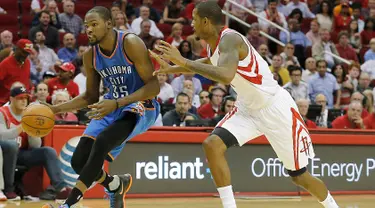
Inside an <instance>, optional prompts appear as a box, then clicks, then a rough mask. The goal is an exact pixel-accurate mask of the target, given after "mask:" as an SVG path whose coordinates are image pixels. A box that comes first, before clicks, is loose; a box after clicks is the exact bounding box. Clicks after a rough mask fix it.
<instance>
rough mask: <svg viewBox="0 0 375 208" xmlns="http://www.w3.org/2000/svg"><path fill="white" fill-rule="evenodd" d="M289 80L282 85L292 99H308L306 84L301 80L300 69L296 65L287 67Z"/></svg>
mask: <svg viewBox="0 0 375 208" xmlns="http://www.w3.org/2000/svg"><path fill="white" fill-rule="evenodd" d="M288 71H289V75H290V78H291V81H290V82H288V83H286V85H284V89H286V90H287V91H288V92H289V93H290V95H291V96H292V98H293V99H294V100H300V99H306V100H309V88H308V84H307V83H305V82H302V81H301V76H302V69H301V67H298V66H289V67H288Z"/></svg>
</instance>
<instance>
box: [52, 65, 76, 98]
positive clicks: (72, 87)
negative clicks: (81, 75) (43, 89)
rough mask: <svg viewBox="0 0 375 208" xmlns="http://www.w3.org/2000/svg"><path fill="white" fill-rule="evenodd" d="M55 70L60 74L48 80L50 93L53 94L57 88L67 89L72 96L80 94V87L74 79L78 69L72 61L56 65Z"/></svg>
mask: <svg viewBox="0 0 375 208" xmlns="http://www.w3.org/2000/svg"><path fill="white" fill-rule="evenodd" d="M55 70H56V72H57V74H58V76H57V77H55V78H52V79H51V80H49V81H48V83H47V85H48V90H49V94H50V95H53V93H54V91H55V90H59V89H61V90H67V91H68V92H69V95H70V96H71V97H73V98H74V97H76V96H78V95H79V87H78V85H77V84H76V83H75V82H74V81H73V74H74V72H75V70H76V68H75V66H74V65H73V64H72V63H70V62H67V63H64V64H62V65H61V66H58V65H55Z"/></svg>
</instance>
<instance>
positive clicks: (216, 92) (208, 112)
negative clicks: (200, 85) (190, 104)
mask: <svg viewBox="0 0 375 208" xmlns="http://www.w3.org/2000/svg"><path fill="white" fill-rule="evenodd" d="M226 93H227V92H226V91H224V90H223V89H222V88H221V87H214V88H212V89H211V93H210V97H209V98H210V102H209V103H207V104H204V105H201V107H199V109H198V115H199V117H200V118H202V119H213V118H214V117H215V116H217V115H219V114H221V113H223V112H221V109H220V104H221V102H222V101H223V97H224V96H225V94H226Z"/></svg>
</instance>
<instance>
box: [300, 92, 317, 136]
mask: <svg viewBox="0 0 375 208" xmlns="http://www.w3.org/2000/svg"><path fill="white" fill-rule="evenodd" d="M296 104H297V106H298V111H299V113H300V114H301V116H302V118H303V120H304V121H305V123H306V126H307V128H313V129H315V128H317V126H316V124H315V122H314V121H312V120H309V119H307V117H306V116H307V112H308V111H309V101H308V100H306V99H299V100H297V101H296Z"/></svg>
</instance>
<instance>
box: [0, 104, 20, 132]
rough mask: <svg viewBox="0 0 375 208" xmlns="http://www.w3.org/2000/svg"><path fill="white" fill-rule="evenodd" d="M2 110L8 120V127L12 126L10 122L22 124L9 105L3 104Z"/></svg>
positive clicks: (0, 110)
mask: <svg viewBox="0 0 375 208" xmlns="http://www.w3.org/2000/svg"><path fill="white" fill-rule="evenodd" d="M0 112H1V113H3V115H4V119H5V120H6V122H7V125H8V128H10V123H12V124H14V125H16V126H18V125H20V124H21V122H19V121H17V119H16V118H14V116H13V115H12V113H11V112H10V109H9V106H3V107H1V108H0ZM9 122H10V123H9Z"/></svg>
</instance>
